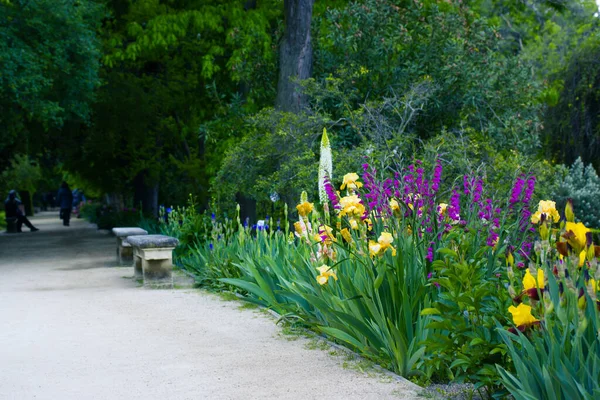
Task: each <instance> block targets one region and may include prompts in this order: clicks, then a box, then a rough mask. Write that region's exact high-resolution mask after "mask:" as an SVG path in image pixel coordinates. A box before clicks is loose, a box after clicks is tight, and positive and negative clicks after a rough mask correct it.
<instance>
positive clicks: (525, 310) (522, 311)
mask: <svg viewBox="0 0 600 400" xmlns="http://www.w3.org/2000/svg"><path fill="white" fill-rule="evenodd" d="M508 312H509V313H511V314H512V319H513V322H514V324H515V325H516V326H523V325H531V324H533V323H534V322H537V321H539V320H538V319H537V318H536V317H534V316H533V315H531V306H528V305H527V304H524V303H521V304H519V306H518V307H515V306H510V307H508Z"/></svg>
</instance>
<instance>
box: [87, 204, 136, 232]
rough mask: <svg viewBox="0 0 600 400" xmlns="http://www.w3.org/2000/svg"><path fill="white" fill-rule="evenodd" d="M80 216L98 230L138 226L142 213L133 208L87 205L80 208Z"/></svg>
mask: <svg viewBox="0 0 600 400" xmlns="http://www.w3.org/2000/svg"><path fill="white" fill-rule="evenodd" d="M80 213H81V216H82V217H83V218H85V219H86V220H88V221H89V222H91V223H93V224H96V225H97V226H98V229H112V228H115V227H125V226H138V223H139V221H140V219H141V218H142V217H143V215H142V213H141V212H140V211H138V210H136V209H135V208H123V209H121V210H119V209H117V208H116V207H114V206H109V205H106V204H101V203H88V204H85V205H83V206H82V207H81V209H80Z"/></svg>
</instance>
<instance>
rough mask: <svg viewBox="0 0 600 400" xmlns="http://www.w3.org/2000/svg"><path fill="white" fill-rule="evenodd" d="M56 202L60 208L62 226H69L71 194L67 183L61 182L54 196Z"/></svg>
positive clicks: (71, 206)
mask: <svg viewBox="0 0 600 400" xmlns="http://www.w3.org/2000/svg"><path fill="white" fill-rule="evenodd" d="M56 202H57V203H58V205H59V206H60V219H62V220H63V225H64V226H69V220H70V219H71V210H72V208H73V193H71V189H70V188H69V185H68V184H67V182H63V183H62V184H61V185H60V189H58V194H57V195H56Z"/></svg>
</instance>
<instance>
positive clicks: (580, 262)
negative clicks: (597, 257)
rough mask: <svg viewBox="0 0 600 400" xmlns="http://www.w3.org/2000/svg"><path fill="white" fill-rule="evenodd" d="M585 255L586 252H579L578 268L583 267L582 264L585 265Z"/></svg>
mask: <svg viewBox="0 0 600 400" xmlns="http://www.w3.org/2000/svg"><path fill="white" fill-rule="evenodd" d="M585 255H586V251H585V250H581V253H579V266H580V267H583V264H585Z"/></svg>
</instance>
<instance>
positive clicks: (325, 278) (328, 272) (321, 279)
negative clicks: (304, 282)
mask: <svg viewBox="0 0 600 400" xmlns="http://www.w3.org/2000/svg"><path fill="white" fill-rule="evenodd" d="M317 270H318V271H319V272H320V274H319V275H318V276H317V282H318V283H319V285H325V284H327V282H329V278H330V277H331V278H333V279H335V280H336V281H337V275H336V274H335V271H334V270H332V269H331V267H329V266H327V265H321V266H320V267H318V268H317Z"/></svg>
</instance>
